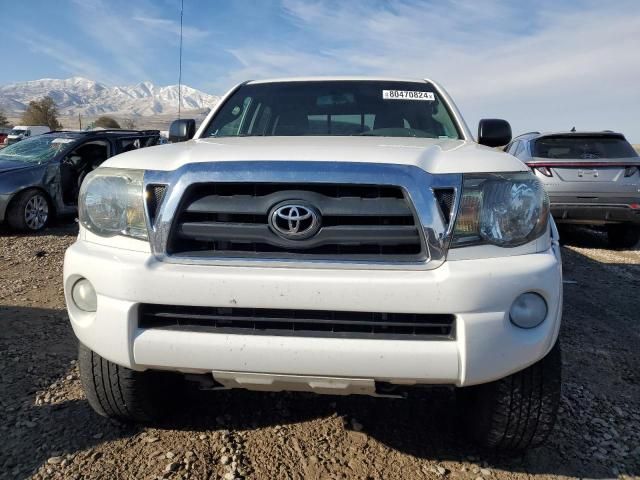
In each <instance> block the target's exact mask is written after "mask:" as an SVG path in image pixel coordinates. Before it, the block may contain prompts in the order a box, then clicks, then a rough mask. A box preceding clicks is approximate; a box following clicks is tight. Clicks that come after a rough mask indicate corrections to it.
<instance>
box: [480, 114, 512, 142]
mask: <svg viewBox="0 0 640 480" xmlns="http://www.w3.org/2000/svg"><path fill="white" fill-rule="evenodd" d="M510 141H511V125H509V122H507V121H506V120H500V119H498V118H483V119H482V120H480V123H479V124H478V143H479V144H480V145H486V146H487V147H501V146H503V145H506V144H507V143H509V142H510Z"/></svg>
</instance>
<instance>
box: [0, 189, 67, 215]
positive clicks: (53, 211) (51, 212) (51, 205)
mask: <svg viewBox="0 0 640 480" xmlns="http://www.w3.org/2000/svg"><path fill="white" fill-rule="evenodd" d="M29 190H36V191H38V192H40V193H41V194H42V195H43V196H44V198H45V199H46V200H47V203H48V204H49V218H51V219H52V218H54V217H55V216H56V206H55V205H54V203H53V200H52V199H51V195H49V192H47V191H46V190H45V189H44V188H42V187H27V188H23V189H22V190H19V191H17V192H16V193H15V194H14V195H13V197H11V200H9V203H8V205H7V209H6V210H5V212H8V211H9V210H10V209H11V208H12V207H13V205H14V204H15V203H16V199H17V198H18V197H19V196H20V195H22V194H23V193H24V192H28V191H29ZM6 215H7V214H6V213H5V217H6Z"/></svg>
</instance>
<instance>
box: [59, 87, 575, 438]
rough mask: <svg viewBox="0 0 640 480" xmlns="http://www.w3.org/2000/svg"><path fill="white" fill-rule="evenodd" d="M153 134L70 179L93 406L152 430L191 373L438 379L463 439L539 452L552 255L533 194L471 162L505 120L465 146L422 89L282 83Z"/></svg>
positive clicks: (554, 371)
mask: <svg viewBox="0 0 640 480" xmlns="http://www.w3.org/2000/svg"><path fill="white" fill-rule="evenodd" d="M170 136H171V140H172V142H173V144H171V145H165V146H160V147H154V148H147V149H143V150H139V151H134V152H130V153H125V154H122V155H117V156H116V157H113V158H111V159H109V160H107V161H106V162H104V163H103V164H102V165H101V166H100V167H99V168H98V169H96V170H95V171H93V172H92V173H90V174H89V175H88V176H87V178H86V180H85V181H84V183H83V184H82V189H81V194H80V202H79V211H80V213H79V218H80V233H79V236H78V240H77V242H75V243H74V244H73V245H72V246H71V247H70V248H69V249H68V250H67V253H66V257H65V265H64V287H65V296H66V302H67V307H68V311H69V317H70V319H71V324H72V326H73V329H74V331H75V334H76V335H77V337H78V339H79V341H80V351H79V364H80V371H81V377H82V382H83V386H84V390H85V393H86V395H87V398H88V400H89V402H90V404H91V405H92V407H93V408H94V409H95V410H96V411H97V412H98V413H100V414H101V415H106V416H111V417H118V418H122V419H129V420H135V421H153V420H155V419H157V418H159V416H161V415H163V414H166V413H167V411H168V408H169V407H170V406H171V403H172V400H175V397H176V396H178V395H179V392H180V385H182V384H183V383H184V382H185V381H187V380H188V381H196V382H198V383H200V384H201V385H202V386H203V387H206V388H221V389H223V388H246V389H255V390H269V391H279V390H293V391H296V390H301V391H311V392H318V393H329V394H364V395H379V396H394V395H404V394H405V393H406V392H410V391H411V389H412V387H418V386H430V385H441V386H442V385H446V386H451V388H455V390H456V394H457V396H458V398H459V400H460V402H459V403H460V405H459V407H458V408H459V412H460V415H462V416H464V419H465V421H464V422H462V423H463V424H464V425H466V427H467V428H468V430H469V433H470V434H471V435H473V437H474V438H475V439H477V440H478V441H479V442H480V443H482V444H484V445H488V446H491V447H495V448H499V449H503V450H522V449H525V448H527V447H529V446H535V445H539V444H540V443H542V442H543V441H544V439H545V438H546V437H547V435H548V434H549V432H550V431H551V429H552V427H553V423H554V421H555V415H556V411H557V407H558V403H559V397H560V351H559V345H558V343H557V337H558V330H559V327H560V318H561V310H562V269H561V259H560V252H559V247H558V236H557V231H556V229H555V226H554V224H553V220H552V219H551V217H550V215H549V202H548V198H547V195H546V193H545V191H544V189H543V187H542V185H541V183H540V182H539V180H538V179H536V177H535V176H534V175H532V174H531V172H530V171H529V170H528V168H527V167H526V166H525V165H524V164H523V163H521V162H520V161H518V160H517V159H516V158H514V157H512V156H510V155H507V154H505V153H502V152H499V151H497V150H495V149H492V148H488V147H494V146H498V145H504V144H506V143H508V141H509V140H510V138H511V128H510V127H509V124H508V123H507V122H505V121H503V120H496V119H491V120H483V121H481V122H480V125H479V130H478V143H476V141H474V139H473V137H472V135H471V133H470V132H469V129H468V127H467V126H466V125H465V123H464V121H463V120H462V118H461V116H460V113H459V112H458V110H457V108H456V106H455V105H454V103H453V102H452V100H451V99H450V98H449V96H448V95H447V93H446V92H445V91H444V89H443V88H442V87H440V86H439V85H438V84H436V83H435V82H433V81H430V80H399V79H385V78H374V79H372V78H329V79H327V78H323V79H320V78H302V79H300V78H298V79H280V80H270V81H250V82H245V83H242V84H240V85H238V86H236V87H235V88H233V89H232V90H231V91H230V92H229V93H228V94H227V95H226V96H225V97H224V98H223V99H222V100H221V101H220V103H219V104H218V105H217V106H216V108H215V109H214V110H213V111H212V112H211V114H210V115H209V116H208V118H207V119H206V120H205V121H204V123H203V124H202V125H201V126H200V128H199V129H198V130H197V131H196V130H195V123H194V122H193V121H192V120H178V121H176V122H174V123H173V124H172V126H171V133H170ZM181 142H184V143H181ZM479 144H484V146H483V145H479ZM487 146H488V147H487ZM381 401H383V400H381Z"/></svg>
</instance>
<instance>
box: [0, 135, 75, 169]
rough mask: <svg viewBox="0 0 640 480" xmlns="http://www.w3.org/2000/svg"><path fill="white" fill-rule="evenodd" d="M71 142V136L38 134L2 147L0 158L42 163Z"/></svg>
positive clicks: (72, 140)
mask: <svg viewBox="0 0 640 480" xmlns="http://www.w3.org/2000/svg"><path fill="white" fill-rule="evenodd" d="M73 142H75V140H74V139H73V138H64V137H53V136H48V135H44V136H41V135H39V136H37V137H32V138H28V139H26V140H22V141H21V142H18V143H14V144H13V145H9V146H8V147H6V148H3V149H2V150H0V160H13V161H18V162H25V163H43V162H47V161H49V160H51V159H52V158H53V157H54V156H55V155H56V154H57V153H58V152H60V151H61V150H62V149H64V148H65V147H66V146H68V145H69V144H70V143H73Z"/></svg>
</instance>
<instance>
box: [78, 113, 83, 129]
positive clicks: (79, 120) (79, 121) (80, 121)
mask: <svg viewBox="0 0 640 480" xmlns="http://www.w3.org/2000/svg"><path fill="white" fill-rule="evenodd" d="M78 125H80V126H79V128H80V130H82V118H81V117H80V112H78Z"/></svg>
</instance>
